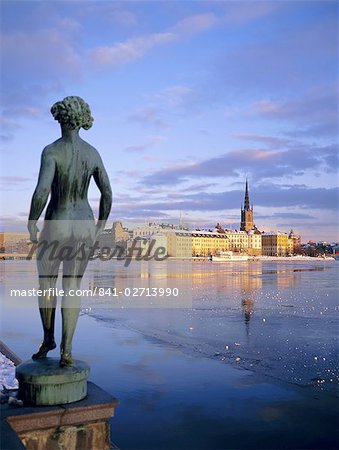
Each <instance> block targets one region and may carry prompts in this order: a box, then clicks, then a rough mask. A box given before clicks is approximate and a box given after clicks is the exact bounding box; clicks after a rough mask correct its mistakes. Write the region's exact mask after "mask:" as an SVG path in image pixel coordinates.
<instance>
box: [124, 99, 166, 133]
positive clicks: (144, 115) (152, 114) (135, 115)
mask: <svg viewBox="0 0 339 450" xmlns="http://www.w3.org/2000/svg"><path fill="white" fill-rule="evenodd" d="M128 120H130V121H132V122H137V123H139V124H141V125H152V126H154V127H156V128H160V129H165V128H168V124H167V122H165V121H164V120H163V119H162V118H161V113H160V111H159V110H158V108H157V107H156V106H155V105H152V104H150V105H145V106H143V107H141V108H138V109H137V110H135V111H134V112H132V113H131V114H130V115H129V116H128Z"/></svg>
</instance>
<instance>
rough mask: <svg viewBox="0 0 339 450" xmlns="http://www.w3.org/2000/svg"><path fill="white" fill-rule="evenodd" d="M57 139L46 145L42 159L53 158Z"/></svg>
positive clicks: (56, 147)
mask: <svg viewBox="0 0 339 450" xmlns="http://www.w3.org/2000/svg"><path fill="white" fill-rule="evenodd" d="M59 140H60V139H58V140H57V141H55V142H52V143H51V144H48V145H46V147H45V148H44V149H43V150H42V157H44V158H51V157H54V155H55V152H56V151H57V149H58V147H59V142H58V141H59Z"/></svg>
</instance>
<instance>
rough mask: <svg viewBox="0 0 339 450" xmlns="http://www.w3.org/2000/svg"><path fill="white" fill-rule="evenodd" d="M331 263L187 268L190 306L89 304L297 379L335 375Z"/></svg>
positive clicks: (330, 383) (179, 342)
mask: <svg viewBox="0 0 339 450" xmlns="http://www.w3.org/2000/svg"><path fill="white" fill-rule="evenodd" d="M337 271H338V266H337V264H336V263H334V266H333V263H332V265H329V266H326V264H322V263H301V264H299V265H298V264H291V263H275V264H272V263H265V264H262V263H260V264H252V265H248V264H245V265H244V264H242V265H241V264H238V265H236V266H235V265H232V266H230V265H217V266H216V265H213V263H211V264H208V263H200V264H199V263H196V265H195V266H194V268H193V272H192V278H193V308H192V309H177V310H166V311H165V310H162V309H154V310H139V311H133V310H130V311H127V310H115V311H109V310H106V311H103V310H101V311H98V310H95V309H94V311H93V314H94V315H95V316H96V317H101V318H104V319H105V320H106V321H107V320H109V319H113V318H114V320H115V326H117V324H119V325H118V326H121V325H124V326H127V327H129V328H131V329H133V330H136V331H139V332H141V333H142V334H144V335H145V336H146V337H149V338H151V339H157V340H158V341H159V342H160V341H161V342H164V343H167V344H169V345H172V346H175V347H177V348H179V349H180V350H181V351H183V352H185V353H189V354H192V355H203V356H206V357H210V358H215V359H219V360H221V361H225V362H230V363H232V364H236V365H237V366H238V367H239V366H240V367H242V368H245V369H251V370H255V371H257V372H260V373H263V374H265V375H269V376H272V377H275V378H278V379H281V380H285V381H289V382H293V383H297V384H302V385H305V384H314V385H316V386H320V387H321V389H327V388H328V389H331V388H332V387H333V388H335V384H336V383H337V382H338V367H337V337H338V334H337V329H338V315H337V311H338V306H337V300H336V292H337V290H336V289H337V287H336V283H337Z"/></svg>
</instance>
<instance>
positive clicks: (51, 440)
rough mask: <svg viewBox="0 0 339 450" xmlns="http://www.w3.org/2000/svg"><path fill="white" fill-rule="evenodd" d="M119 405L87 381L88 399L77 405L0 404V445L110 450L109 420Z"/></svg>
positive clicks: (57, 449)
mask: <svg viewBox="0 0 339 450" xmlns="http://www.w3.org/2000/svg"><path fill="white" fill-rule="evenodd" d="M118 403H119V402H118V400H117V399H116V398H114V397H112V396H111V395H110V394H108V393H107V392H105V391H104V390H103V389H101V388H99V387H98V386H96V385H95V384H94V383H91V382H89V383H88V395H87V397H86V398H85V399H84V400H80V401H79V402H77V403H72V404H68V405H59V406H23V407H20V406H17V405H1V422H2V423H1V425H2V427H1V428H2V430H1V431H2V432H1V445H0V446H1V448H4V449H13V450H14V449H15V450H18V449H20V448H22V449H24V448H26V449H28V450H46V449H54V450H65V449H67V450H79V449H81V450H94V449H96V450H99V449H100V450H110V448H111V445H110V431H109V419H110V417H112V416H113V415H114V410H115V407H116V406H117V405H118ZM16 439H17V441H16Z"/></svg>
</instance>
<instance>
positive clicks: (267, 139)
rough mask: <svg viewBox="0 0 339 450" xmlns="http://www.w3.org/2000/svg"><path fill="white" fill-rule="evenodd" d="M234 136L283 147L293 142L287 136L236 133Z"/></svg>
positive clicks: (270, 145)
mask: <svg viewBox="0 0 339 450" xmlns="http://www.w3.org/2000/svg"><path fill="white" fill-rule="evenodd" d="M234 137H236V138H238V139H241V140H245V141H250V142H257V143H259V144H265V145H268V146H269V147H275V148H281V147H283V146H286V145H287V144H289V143H290V142H291V141H290V140H289V139H286V138H278V137H274V136H262V135H258V134H235V135H234Z"/></svg>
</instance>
